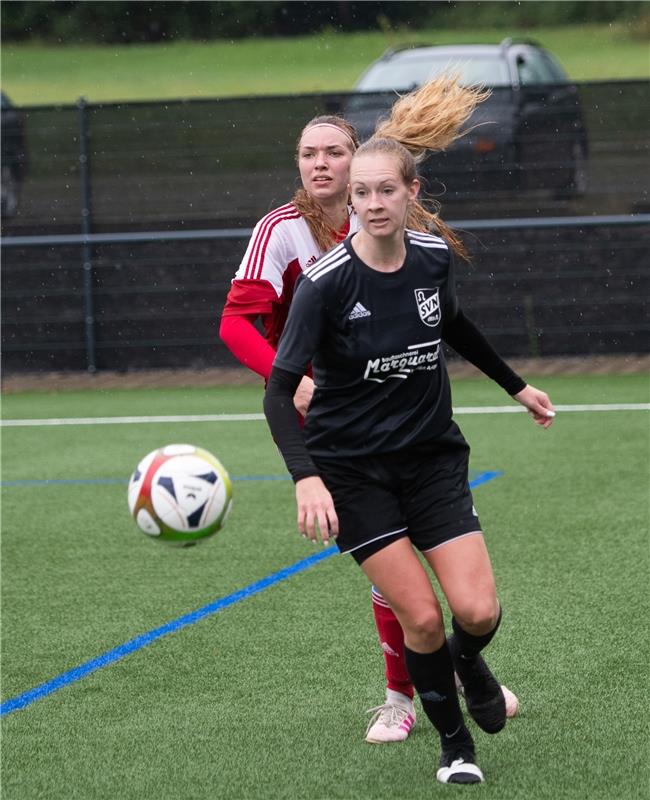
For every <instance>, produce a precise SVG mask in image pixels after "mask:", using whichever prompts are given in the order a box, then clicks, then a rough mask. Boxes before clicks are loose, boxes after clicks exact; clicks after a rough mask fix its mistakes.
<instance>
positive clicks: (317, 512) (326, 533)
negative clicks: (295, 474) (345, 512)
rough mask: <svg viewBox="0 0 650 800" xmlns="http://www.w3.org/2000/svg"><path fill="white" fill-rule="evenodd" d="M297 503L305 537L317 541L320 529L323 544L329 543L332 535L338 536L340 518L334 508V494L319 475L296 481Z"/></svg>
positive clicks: (299, 526)
mask: <svg viewBox="0 0 650 800" xmlns="http://www.w3.org/2000/svg"><path fill="white" fill-rule="evenodd" d="M296 503H297V504H298V530H299V531H300V533H301V534H302V535H303V536H304V537H306V538H307V539H311V540H312V542H317V541H318V532H319V531H320V536H321V539H322V540H323V544H324V545H327V544H329V541H330V536H333V537H336V536H338V533H339V520H338V517H337V516H336V511H335V510H334V501H333V500H332V495H331V494H330V493H329V492H328V490H327V487H326V486H325V484H324V483H323V481H322V480H321V479H320V478H319V477H318V476H317V475H312V476H310V477H309V478H302V479H301V480H299V481H297V482H296Z"/></svg>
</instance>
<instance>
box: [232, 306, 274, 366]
mask: <svg viewBox="0 0 650 800" xmlns="http://www.w3.org/2000/svg"><path fill="white" fill-rule="evenodd" d="M256 317H257V315H256V314H251V315H245V314H240V315H239V316H234V315H233V312H231V314H230V315H226V314H225V311H224V316H222V317H221V325H220V327H219V336H220V337H221V339H222V340H223V342H224V343H225V344H226V346H227V347H228V349H229V350H230V352H231V353H232V354H233V355H234V356H235V358H237V359H239V361H241V363H242V364H243V365H244V366H245V367H248V368H249V369H252V370H253V372H257V374H258V375H261V376H262V377H263V378H264V379H265V380H268V378H269V375H270V374H271V367H272V366H273V359H274V358H275V350H274V349H273V348H272V347H271V345H270V344H269V343H268V342H267V341H266V339H265V338H264V337H263V336H262V334H261V333H260V332H259V331H258V330H257V328H256V327H255V325H254V324H253V323H254V322H255V319H256Z"/></svg>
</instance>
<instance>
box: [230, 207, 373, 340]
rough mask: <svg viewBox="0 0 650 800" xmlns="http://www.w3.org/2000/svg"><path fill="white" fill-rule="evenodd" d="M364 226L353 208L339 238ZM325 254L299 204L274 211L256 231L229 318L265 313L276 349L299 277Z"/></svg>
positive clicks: (267, 332) (233, 290)
mask: <svg viewBox="0 0 650 800" xmlns="http://www.w3.org/2000/svg"><path fill="white" fill-rule="evenodd" d="M358 229H359V222H358V218H357V216H356V214H355V213H354V211H352V209H350V217H349V223H348V224H347V225H346V226H345V227H344V228H343V229H342V230H341V231H339V235H338V237H337V241H342V240H343V239H344V238H345V237H346V236H347V235H348V233H354V232H356V231H357V230H358ZM321 255H322V253H321V251H320V250H319V249H318V245H317V244H316V241H315V240H314V237H313V235H312V233H311V231H310V229H309V225H308V224H307V221H306V220H305V219H304V217H303V216H302V214H301V213H300V212H299V211H298V210H297V209H296V207H295V206H294V205H293V203H287V204H286V205H284V206H280V207H279V208H276V209H275V210H274V211H271V212H270V213H268V214H267V215H266V216H265V217H262V219H261V220H260V221H259V222H258V223H257V225H255V228H254V229H253V235H252V236H251V239H250V241H249V243H248V247H247V248H246V253H245V254H244V258H243V259H242V262H241V264H240V265H239V269H238V270H237V272H236V274H235V277H234V279H233V281H232V285H231V288H230V291H229V292H228V297H227V299H226V305H225V307H224V310H223V316H224V317H227V316H238V315H246V316H256V317H257V316H261V317H262V322H263V325H264V331H265V338H266V340H267V341H268V343H269V344H270V345H271V346H272V347H273V348H276V347H277V344H278V340H279V339H280V334H281V333H282V330H283V328H284V324H285V322H286V319H287V314H288V312H289V306H290V305H291V300H292V298H293V290H294V287H295V284H296V281H297V279H298V276H299V275H300V273H301V272H303V270H305V269H307V267H310V266H311V265H312V264H313V263H315V262H316V261H317V260H318V259H319V258H320V256H321Z"/></svg>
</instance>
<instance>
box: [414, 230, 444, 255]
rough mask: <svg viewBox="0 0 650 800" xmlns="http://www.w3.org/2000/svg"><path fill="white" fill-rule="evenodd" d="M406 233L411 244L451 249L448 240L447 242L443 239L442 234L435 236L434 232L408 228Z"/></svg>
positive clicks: (437, 248)
mask: <svg viewBox="0 0 650 800" xmlns="http://www.w3.org/2000/svg"><path fill="white" fill-rule="evenodd" d="M406 235H407V237H408V240H409V241H410V242H411V244H414V245H417V246H418V247H429V248H434V249H436V250H449V246H448V245H447V242H445V240H444V239H441V238H440V236H434V235H433V234H432V233H419V232H418V231H412V230H409V229H407V230H406Z"/></svg>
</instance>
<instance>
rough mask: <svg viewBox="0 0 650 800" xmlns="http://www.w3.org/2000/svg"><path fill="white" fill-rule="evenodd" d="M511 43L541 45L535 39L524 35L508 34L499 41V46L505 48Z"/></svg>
mask: <svg viewBox="0 0 650 800" xmlns="http://www.w3.org/2000/svg"><path fill="white" fill-rule="evenodd" d="M513 44H529V45H531V46H532V47H541V46H542V45H541V44H540V43H539V42H538V41H537V40H536V39H529V38H528V37H526V36H521V37H520V36H508V37H506V38H505V39H503V40H502V41H501V42H499V47H501V48H503V49H504V50H507V49H508V47H512V45H513Z"/></svg>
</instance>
